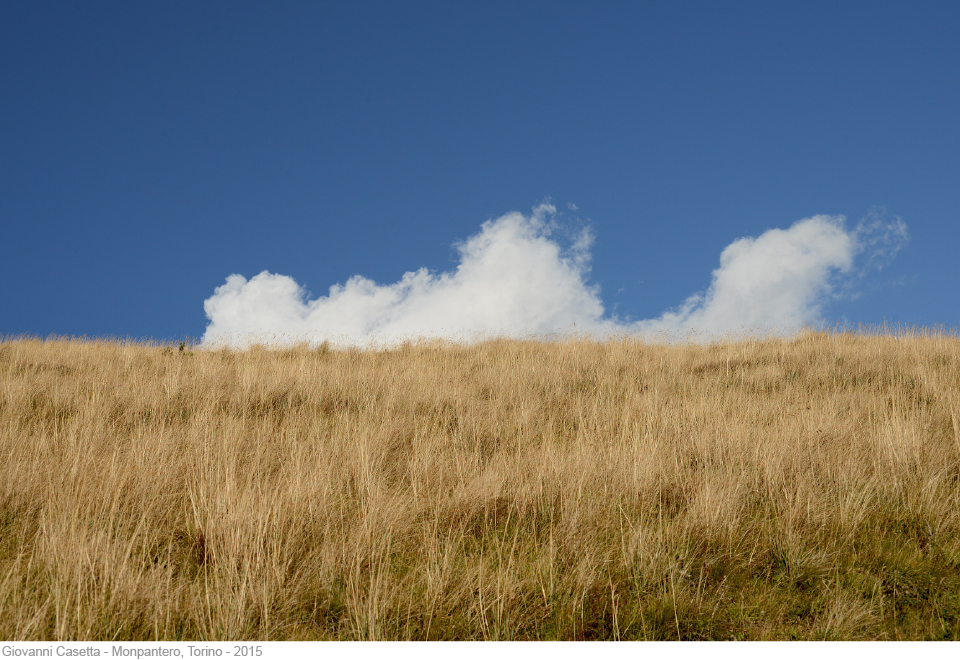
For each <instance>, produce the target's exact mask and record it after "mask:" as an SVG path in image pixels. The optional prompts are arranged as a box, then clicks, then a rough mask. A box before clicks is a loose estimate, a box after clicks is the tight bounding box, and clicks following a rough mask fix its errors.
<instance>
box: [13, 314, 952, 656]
mask: <svg viewBox="0 0 960 660" xmlns="http://www.w3.org/2000/svg"><path fill="white" fill-rule="evenodd" d="M0 457H2V460H0V638H3V639H23V640H29V639H53V638H58V639H253V638H265V639H274V640H279V639H408V638H412V639H676V638H678V637H679V638H682V639H823V638H826V639H958V638H960V339H958V338H957V337H955V336H948V335H936V334H927V335H919V334H918V335H914V336H910V337H900V338H893V337H890V336H861V335H853V334H827V333H807V334H803V335H799V336H797V337H795V338H789V339H767V340H745V341H739V342H729V343H723V344H714V345H704V346H699V345H673V346H671V345H652V344H644V343H640V342H637V341H625V340H624V341H607V342H589V341H573V340H571V341H556V342H536V341H529V342H523V341H507V340H500V341H491V342H486V343H481V344H477V345H473V346H455V345H445V344H440V343H434V344H420V345H408V346H405V347H403V348H399V349H397V350H392V351H381V352H375V351H357V350H353V351H337V350H330V349H329V348H327V347H321V348H320V349H313V350H311V349H310V348H308V347H300V348H295V349H290V350H266V349H263V348H252V349H250V350H246V351H242V352H239V351H226V350H224V351H201V350H193V351H192V352H191V351H190V350H186V351H181V350H177V348H176V347H173V348H169V347H162V346H151V345H146V344H131V343H117V342H113V343H111V342H86V341H39V340H13V341H5V342H2V343H0Z"/></svg>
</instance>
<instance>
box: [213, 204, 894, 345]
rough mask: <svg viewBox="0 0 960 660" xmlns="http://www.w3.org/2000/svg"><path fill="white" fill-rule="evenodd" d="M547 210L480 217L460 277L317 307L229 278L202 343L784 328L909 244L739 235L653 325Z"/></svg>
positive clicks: (291, 289) (885, 230) (888, 227)
mask: <svg viewBox="0 0 960 660" xmlns="http://www.w3.org/2000/svg"><path fill="white" fill-rule="evenodd" d="M555 215H556V209H555V208H554V207H553V206H551V205H550V204H541V205H540V206H538V207H536V208H535V209H534V210H533V213H532V214H531V215H530V216H524V215H523V214H521V213H516V212H514V213H508V214H506V215H504V216H502V217H500V218H498V219H496V220H491V221H488V222H485V223H484V224H483V225H482V227H481V228H480V231H479V233H477V234H475V235H474V236H471V237H470V238H468V239H467V240H466V241H464V242H463V243H461V244H458V245H457V246H456V247H457V250H458V251H459V254H460V263H459V265H458V266H457V268H456V269H455V270H454V271H451V272H445V273H439V274H437V273H432V272H430V271H428V270H427V269H425V268H421V269H420V270H418V271H415V272H408V273H406V274H405V275H404V276H403V277H402V278H401V280H400V281H399V282H396V283H393V284H377V283H375V282H373V281H372V280H369V279H367V278H364V277H362V276H360V275H356V276H354V277H352V278H350V279H349V280H348V281H347V282H346V283H345V284H343V285H339V284H337V285H334V286H332V287H330V291H329V294H328V295H327V296H322V297H319V298H317V299H315V300H308V299H307V297H306V293H305V291H304V290H303V288H302V287H301V286H300V285H298V284H297V283H296V282H295V281H294V280H293V279H292V278H290V277H287V276H285V275H278V274H272V273H269V272H267V271H263V272H262V273H260V274H259V275H256V276H254V277H253V278H251V279H250V280H247V279H246V278H244V277H243V276H241V275H231V276H230V277H228V278H227V281H226V283H225V284H224V285H222V286H220V287H218V288H217V289H216V290H215V291H214V294H213V296H211V297H210V298H208V299H207V300H206V301H204V305H203V307H204V311H205V312H206V314H207V318H208V319H209V321H210V322H209V324H208V325H207V329H206V332H205V333H204V335H203V339H202V344H203V345H206V346H216V345H232V346H241V347H242V346H246V345H249V344H250V343H252V342H265V343H271V344H291V343H298V342H303V341H306V342H310V343H314V344H319V343H320V342H323V341H329V342H331V343H332V344H334V345H360V346H367V345H381V346H384V345H385V346H389V345H394V344H397V343H400V342H402V341H405V340H410V339H416V338H422V337H427V338H445V339H452V340H467V341H469V340H471V339H475V338H478V337H482V336H485V337H491V336H507V337H520V338H522V337H530V336H544V335H549V334H554V333H566V332H571V331H575V332H577V333H581V334H583V333H585V334H593V335H597V336H606V335H612V334H624V333H629V334H643V335H650V334H660V335H664V334H666V335H668V336H675V337H678V336H683V335H689V334H690V333H696V334H698V335H700V336H708V337H709V336H716V335H722V334H725V333H728V332H742V331H790V330H793V329H797V328H799V327H800V326H801V325H803V324H805V323H810V322H814V321H816V320H817V319H818V317H819V315H820V312H821V307H822V305H823V304H824V302H826V301H828V300H829V299H830V298H831V297H832V296H833V295H835V291H836V290H837V288H838V285H842V281H841V278H843V277H844V276H848V275H850V274H851V273H852V272H853V271H854V263H855V259H856V257H857V255H858V254H860V253H862V252H866V253H867V257H868V265H871V266H876V265H877V264H878V263H880V262H881V261H883V262H885V260H888V259H889V258H892V256H893V254H895V253H896V251H897V250H898V249H899V247H900V246H901V245H902V244H903V242H904V241H906V239H907V234H906V226H905V225H904V224H903V223H902V221H900V220H899V219H897V221H896V222H894V223H888V222H884V221H882V220H881V219H878V218H872V219H871V222H870V223H861V224H860V225H859V226H858V227H857V228H856V229H855V230H853V231H847V230H846V229H845V228H844V218H843V216H837V217H831V216H825V215H818V216H814V217H812V218H807V219H804V220H800V221H798V222H796V223H795V224H794V225H793V226H791V227H790V228H788V229H771V230H769V231H767V232H764V233H763V234H761V235H760V236H759V237H756V238H740V239H737V240H735V241H734V242H733V243H731V244H730V245H728V246H727V247H726V248H725V249H724V250H723V252H722V253H721V255H720V266H719V267H718V268H717V269H716V270H714V271H713V277H712V281H711V283H710V285H709V287H708V288H707V290H706V291H705V292H703V293H698V294H694V295H692V296H690V297H689V298H688V299H687V300H686V301H685V302H684V303H683V304H682V305H680V306H679V307H678V308H677V309H675V310H670V311H667V312H665V313H664V314H662V315H661V316H660V317H658V318H656V319H648V320H643V321H637V322H632V323H626V322H620V321H619V320H617V319H616V318H610V317H605V316H604V308H603V303H602V301H601V300H600V290H599V287H597V286H596V285H591V284H588V282H587V278H588V275H589V271H590V247H591V245H592V242H593V236H592V234H591V233H590V231H589V229H586V228H584V229H581V230H580V231H579V232H576V233H575V234H574V236H573V237H572V240H570V241H568V242H569V246H568V247H566V248H564V247H562V246H561V242H560V240H559V239H558V238H557V237H556V234H557V233H559V232H558V228H559V227H558V225H557V223H556V222H555Z"/></svg>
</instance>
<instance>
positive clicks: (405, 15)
mask: <svg viewBox="0 0 960 660" xmlns="http://www.w3.org/2000/svg"><path fill="white" fill-rule="evenodd" d="M958 34H960V4H958V3H955V2H941V3H931V2H923V3H906V2H904V3H888V2H846V3H836V2H822V3H821V2H802V3H800V2H798V3H769V2H756V3H752V2H751V3H744V2H729V3H719V2H692V3H691V2H662V3H649V2H624V3H613V2H582V3H574V2H503V3H500V2H475V3H468V2H461V3H449V2H436V3H425V2H416V3H413V2H410V3H399V2H382V3H364V2H358V1H356V0H354V1H351V2H270V3H244V2H203V3H193V2H190V3H187V2H169V1H167V2H162V3H152V2H136V3H129V2H111V3H106V2H100V3H67V2H51V3H46V2H35V1H31V2H6V3H3V4H2V6H0V227H2V232H0V281H2V286H0V335H11V334H21V333H26V334H33V335H40V336H46V335H49V334H57V335H87V336H119V337H124V336H130V337H138V338H156V339H177V338H181V337H184V336H187V337H199V336H200V335H201V334H202V333H203V330H204V327H205V325H206V320H205V317H204V313H203V301H204V299H205V298H208V297H209V296H210V295H212V293H213V291H214V289H215V288H216V287H217V286H219V285H221V284H223V282H224V280H225V278H226V276H228V275H230V274H232V273H240V274H242V275H244V276H246V277H248V278H249V277H251V276H253V275H256V274H257V273H259V272H260V271H262V270H264V269H268V270H270V271H271V272H276V273H282V274H284V275H289V276H291V277H293V278H294V279H296V280H297V281H298V282H300V283H301V284H303V285H305V286H307V287H308V288H309V289H310V290H311V291H312V293H313V295H314V296H317V295H325V294H326V293H327V289H328V288H329V286H330V285H332V284H334V283H337V282H344V281H345V280H346V279H347V278H349V277H350V276H352V275H355V274H362V275H364V276H366V277H369V278H372V279H374V280H376V281H378V282H384V283H389V282H395V281H397V280H398V279H399V278H400V277H401V276H402V275H403V273H404V272H406V271H411V270H416V269H417V268H419V267H421V266H426V267H428V268H430V269H432V270H435V271H444V270H450V269H452V268H454V267H455V266H456V256H457V255H456V250H455V248H454V244H455V243H456V241H458V240H462V239H465V238H466V237H468V236H470V235H471V234H474V233H476V232H477V230H478V229H479V226H480V224H481V223H482V222H483V221H485V220H488V219H491V218H495V217H498V216H500V215H502V214H504V213H506V212H508V211H511V210H519V211H522V212H525V213H527V212H529V211H530V209H531V207H533V206H534V205H536V204H537V203H539V202H540V201H542V200H544V199H545V198H548V197H549V198H550V199H552V201H553V203H554V204H556V205H557V207H558V208H559V209H560V210H563V211H565V212H566V215H567V217H568V219H570V220H571V221H573V220H574V218H579V219H581V220H582V221H585V222H586V221H589V223H590V225H591V226H592V227H593V231H594V232H595V234H596V243H595V246H594V249H593V256H594V261H593V271H592V273H591V282H594V283H598V284H599V285H600V286H601V288H602V294H601V295H602V298H603V300H604V303H605V305H606V309H607V311H608V312H613V311H614V310H615V312H616V314H618V315H619V316H621V317H629V318H633V319H640V318H649V317H653V316H657V315H659V314H660V313H661V312H663V311H664V310H666V309H668V308H670V307H674V306H677V305H679V304H680V303H682V302H683V300H684V299H685V298H686V297H687V296H688V295H690V294H692V293H694V292H696V291H701V290H703V289H705V288H706V287H707V286H708V285H709V282H710V273H711V271H712V270H713V269H714V268H716V267H717V265H718V262H719V261H718V260H719V255H720V252H721V250H722V249H723V248H724V247H725V246H726V245H728V244H729V243H731V242H732V241H733V240H734V239H736V238H739V237H742V236H757V235H759V234H760V233H762V232H763V231H764V230H766V229H769V228H772V227H782V228H786V227H788V226H789V225H790V224H792V223H793V222H794V221H796V220H799V219H801V218H805V217H809V216H811V215H815V214H821V213H823V214H831V215H837V214H843V215H846V216H847V218H848V223H849V225H851V226H852V225H854V224H855V223H856V222H857V221H858V220H859V219H860V218H862V217H864V216H865V215H866V214H867V212H868V211H869V210H870V209H871V208H872V207H875V206H883V207H885V208H886V213H887V215H888V217H894V216H899V217H901V218H902V219H903V220H904V221H905V222H906V223H907V225H908V227H909V231H910V235H911V239H910V242H909V243H908V244H907V246H906V247H905V248H904V249H903V250H902V251H901V252H900V254H899V255H898V256H897V258H896V259H895V260H894V261H893V262H892V263H891V264H890V265H889V266H887V267H886V268H884V269H883V270H882V271H881V272H879V273H873V274H872V275H871V276H869V277H867V278H865V279H864V280H863V281H862V282H861V283H860V285H859V289H860V292H861V294H862V295H861V296H860V297H859V298H858V299H856V300H841V301H837V302H836V303H835V304H833V305H831V306H830V307H829V308H828V309H826V310H825V317H826V318H827V320H828V321H835V320H837V319H839V318H844V319H846V320H848V321H851V322H853V323H868V324H869V323H879V322H882V321H883V320H884V319H886V320H888V321H894V322H900V323H907V324H920V325H925V326H929V325H934V324H943V325H946V326H956V325H958V324H960V295H958V284H960V254H958V246H960V38H958V36H957V35H958ZM568 202H572V203H575V204H576V205H577V206H578V207H579V211H577V212H570V211H567V210H566V204H567V203H568Z"/></svg>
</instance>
